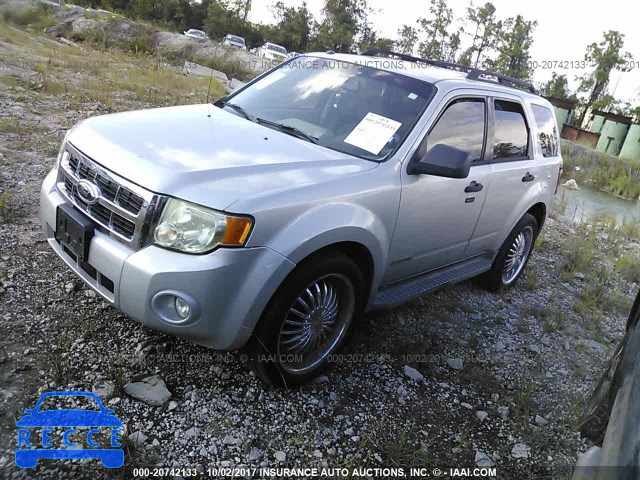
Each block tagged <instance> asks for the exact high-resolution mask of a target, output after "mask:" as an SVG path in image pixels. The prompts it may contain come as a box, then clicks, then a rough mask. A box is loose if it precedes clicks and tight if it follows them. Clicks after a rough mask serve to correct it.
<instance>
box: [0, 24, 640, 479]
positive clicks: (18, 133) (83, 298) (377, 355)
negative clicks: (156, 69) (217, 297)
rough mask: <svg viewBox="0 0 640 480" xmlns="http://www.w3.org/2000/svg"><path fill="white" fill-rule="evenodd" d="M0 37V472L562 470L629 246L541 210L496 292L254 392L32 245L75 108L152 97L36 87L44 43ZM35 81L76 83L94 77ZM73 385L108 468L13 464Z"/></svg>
mask: <svg viewBox="0 0 640 480" xmlns="http://www.w3.org/2000/svg"><path fill="white" fill-rule="evenodd" d="M0 32H4V33H0V65H3V64H4V65H5V66H4V67H2V68H1V69H0V195H1V194H2V192H10V197H9V198H8V201H5V202H4V203H2V204H0V205H2V207H1V209H0V212H2V213H3V216H2V217H3V218H4V221H3V220H2V218H0V246H1V247H0V248H1V254H0V285H1V286H0V366H1V381H2V389H1V391H0V412H1V425H0V428H1V430H0V431H1V435H0V476H2V477H3V478H28V477H33V478H36V477H37V478H103V477H104V478H107V477H113V476H116V477H120V478H130V477H132V475H133V473H134V472H133V468H134V467H150V468H153V467H156V466H159V467H179V468H189V469H196V471H197V472H202V473H204V474H206V473H207V469H209V468H210V467H230V466H236V467H237V466H248V467H318V468H323V467H326V468H349V469H352V468H354V467H372V468H373V467H381V468H382V467H387V468H388V467H408V466H420V467H430V468H436V467H437V468H441V469H448V468H450V467H472V466H474V465H479V466H489V465H493V466H495V467H496V468H497V472H498V478H504V479H524V478H535V477H538V478H539V477H542V476H544V475H551V476H552V477H553V478H563V475H564V476H566V475H568V474H569V473H570V468H571V466H572V465H573V464H574V463H575V459H576V457H577V454H578V453H580V452H581V451H583V450H585V449H586V448H587V447H588V446H589V445H588V443H587V442H585V441H583V440H581V439H580V436H579V434H578V433H577V428H576V425H575V422H576V416H577V414H578V411H579V406H580V401H581V398H582V396H583V395H584V393H585V392H587V391H588V390H589V388H591V386H592V385H593V383H594V381H595V379H596V378H597V376H598V373H599V372H600V371H601V369H602V366H603V364H604V362H605V361H606V359H607V357H608V354H609V353H610V352H611V351H612V350H613V348H614V346H615V344H616V342H617V341H618V340H619V339H620V338H621V337H622V334H623V331H624V325H625V320H626V315H627V313H628V311H629V307H630V302H631V298H632V296H633V295H634V294H635V291H636V290H637V287H638V285H637V284H636V283H633V280H636V281H637V278H635V277H633V276H630V275H622V273H621V272H620V271H618V270H620V269H618V270H616V268H614V265H616V266H617V259H618V258H619V257H620V256H624V255H629V254H630V252H633V254H634V255H637V253H638V252H639V251H640V247H639V246H638V244H637V243H635V242H634V241H631V240H629V239H628V238H627V237H630V238H632V236H631V235H623V233H622V232H621V231H616V230H614V229H613V227H612V226H611V225H602V226H593V227H592V226H590V225H589V226H584V225H583V226H576V225H572V224H569V223H568V221H566V220H564V219H563V217H562V216H561V215H560V214H555V215H554V218H550V219H549V220H548V221H547V224H546V226H545V231H544V233H543V235H542V237H541V238H540V239H539V242H538V246H537V249H536V251H535V252H534V254H533V257H532V260H531V263H530V265H529V267H528V271H527V273H526V276H525V277H523V278H522V279H521V281H520V282H519V284H518V285H517V286H516V287H515V288H514V289H512V290H511V291H509V292H508V293H506V294H502V295H496V294H490V293H487V292H486V291H484V290H482V289H481V288H480V287H479V286H478V282H473V281H472V282H466V283H463V284H460V285H455V286H448V287H446V288H443V289H442V290H440V291H439V292H437V293H434V294H431V295H426V296H424V297H422V298H420V299H418V300H416V301H413V302H411V303H408V304H406V305H404V306H402V307H399V308H396V309H393V310H391V311H386V312H377V313H371V314H368V315H367V316H366V318H365V319H364V321H363V322H362V323H361V324H360V325H357V326H356V328H355V329H354V332H353V335H352V338H351V340H350V342H349V343H348V344H347V345H346V347H345V348H344V350H343V352H342V356H340V357H337V358H336V361H335V362H334V364H333V365H332V367H331V368H330V370H329V371H328V372H327V374H326V375H325V376H322V377H320V378H318V379H317V380H316V381H315V382H313V383H311V384H309V385H306V386H304V387H302V388H300V389H297V390H291V391H288V390H275V389H271V388H267V387H264V386H263V385H262V384H261V383H259V382H258V381H257V380H256V378H255V377H254V376H253V374H252V373H251V372H250V371H249V369H248V368H247V366H246V365H245V364H244V362H243V358H242V355H241V354H240V353H238V352H228V353H225V352H215V351H211V350H207V349H205V348H202V347H198V346H195V345H192V344H190V343H188V342H186V341H183V340H181V339H177V338H173V337H169V336H166V335H164V334H161V333H157V332H154V331H151V330H149V329H147V328H144V327H142V326H141V325H139V324H137V323H136V322H134V321H132V320H131V319H129V318H127V317H126V316H124V315H122V314H120V313H119V312H117V311H116V310H114V309H113V308H111V307H110V306H109V305H108V304H107V303H105V302H104V301H103V300H101V299H100V298H98V297H96V295H95V294H94V293H93V292H92V291H90V290H88V289H87V288H85V287H84V286H83V284H82V283H81V282H80V281H79V280H78V279H77V278H76V277H75V276H74V275H73V274H72V273H71V272H70V271H69V270H68V269H67V268H66V267H65V266H64V265H63V263H62V261H61V260H59V259H58V258H57V257H56V256H55V255H54V254H53V253H52V252H51V251H50V249H49V247H48V246H47V244H46V242H45V241H44V239H43V235H42V233H41V230H40V225H39V221H38V217H37V215H38V196H39V186H40V184H41V182H42V180H43V178H44V176H45V174H46V172H47V171H48V170H49V169H50V168H51V166H52V164H53V161H54V157H55V155H56V152H57V149H58V147H59V143H60V141H61V138H62V136H63V133H64V130H65V129H66V128H69V127H70V126H71V125H72V124H73V123H75V122H76V121H77V120H79V119H80V118H83V117H86V116H90V115H95V114H98V113H101V112H105V111H112V110H114V109H125V108H128V109H134V108H141V107H145V106H149V105H156V104H157V105H160V104H163V102H162V99H158V98H156V97H153V99H148V98H147V97H144V98H143V99H140V98H136V97H135V96H131V95H128V94H127V95H125V94H122V95H121V94H120V92H113V94H114V96H115V97H116V100H117V101H115V103H104V102H102V101H96V99H93V98H86V97H82V98H80V99H78V98H76V97H75V96H76V92H75V91H74V89H73V88H68V89H67V91H66V92H62V93H52V92H51V91H48V89H47V88H46V85H45V86H44V87H43V86H42V79H40V80H38V78H40V77H37V75H38V72H39V71H38V69H37V68H36V67H35V66H34V65H31V64H29V62H28V60H29V59H35V58H36V56H38V55H39V56H40V57H38V58H41V56H42V55H44V54H45V53H43V52H46V50H47V49H58V48H62V47H58V46H55V45H54V44H55V42H54V41H53V40H49V39H47V38H45V37H40V36H36V37H34V38H35V40H33V41H34V42H36V44H37V45H36V44H33V43H31V42H32V40H28V39H26V38H25V39H24V40H22V35H23V34H22V33H20V34H19V33H18V32H17V31H16V32H13V30H11V29H8V30H7V29H6V27H5V30H4V31H0ZM7 32H9V33H7ZM34 45H35V46H34ZM36 46H37V49H38V52H39V53H34V52H36ZM64 48H65V49H66V48H71V47H64ZM80 48H84V47H80ZM65 49H63V50H56V51H61V52H66V51H67V50H65ZM15 55H20V58H22V59H23V60H24V62H23V64H22V65H21V66H20V68H18V67H15V66H12V65H13V63H12V62H13V61H14V60H15ZM7 65H8V66H7ZM40 75H41V73H40ZM48 75H49V77H48V78H49V80H52V79H53V80H58V81H61V82H62V81H65V82H69V81H71V82H82V81H86V80H88V79H92V78H95V79H99V78H100V75H101V73H100V72H94V71H81V72H78V73H74V74H73V76H69V73H68V72H58V71H53V70H52V71H51V72H49V73H48ZM34 76H35V77H34ZM36 77H37V78H36ZM33 78H36V80H33ZM72 85H73V84H72ZM123 98H124V99H125V100H126V101H122V102H120V100H122V99H123ZM145 98H146V99H145ZM181 100H182V101H189V98H188V97H185V98H182V99H181ZM191 100H192V101H193V99H191ZM173 101H174V99H171V102H173ZM0 198H1V197H0ZM636 236H637V235H636ZM587 254H589V255H590V256H587V257H585V255H587ZM571 265H573V267H571ZM150 375H158V376H159V378H160V379H161V380H162V383H163V384H165V385H166V388H167V390H168V392H167V393H166V395H165V397H164V398H161V401H162V400H168V401H164V402H163V404H162V405H161V406H154V405H151V404H149V403H147V402H145V401H141V400H139V399H137V398H135V397H134V396H131V395H130V394H128V393H127V392H132V390H131V389H132V387H133V386H132V383H134V382H135V381H136V380H139V379H140V378H145V377H148V376H150ZM162 383H161V384H160V387H161V386H162ZM92 389H93V390H95V391H97V392H99V393H100V394H101V396H102V397H103V401H104V402H105V405H107V407H108V408H114V409H115V413H116V415H117V417H118V418H119V419H120V420H121V421H122V422H123V423H124V424H125V433H124V437H125V442H126V448H125V467H123V468H122V469H118V470H106V469H104V468H102V467H101V466H100V463H99V461H98V460H83V461H59V460H43V461H41V462H39V464H38V466H37V467H36V468H34V469H29V470H22V469H18V468H16V466H15V465H14V461H13V455H14V451H15V443H16V435H17V432H16V427H15V424H16V420H17V419H19V418H20V417H21V416H22V414H23V410H24V409H25V408H31V407H32V406H33V405H34V404H35V401H36V400H37V399H38V397H39V396H40V394H41V393H43V392H46V391H53V390H86V391H91V390H92ZM151 390H152V392H151V394H152V396H154V398H156V397H162V391H161V389H158V388H155V389H151ZM167 395H170V399H168V398H167ZM187 473H188V472H187ZM259 476H260V475H259V474H257V475H255V476H254V478H257V477H259ZM263 476H266V475H263ZM382 476H384V475H382ZM382 476H379V478H382Z"/></svg>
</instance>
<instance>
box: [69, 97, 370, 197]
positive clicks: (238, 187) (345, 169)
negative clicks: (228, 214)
mask: <svg viewBox="0 0 640 480" xmlns="http://www.w3.org/2000/svg"><path fill="white" fill-rule="evenodd" d="M67 140H68V141H69V142H70V143H71V144H72V145H73V146H75V147H76V148H77V149H78V150H80V151H81V152H83V153H84V154H85V155H87V156H88V157H90V158H92V159H93V160H95V161H96V162H98V163H100V164H101V165H102V166H104V167H105V168H107V169H109V170H111V171H113V172H115V173H116V174H118V175H121V176H123V177H125V178H127V179H128V180H130V181H132V182H134V183H136V184H138V185H140V186H142V187H144V188H147V189H149V190H152V191H154V192H157V193H162V194H166V195H171V196H174V197H178V198H182V199H184V200H188V201H191V202H194V203H199V204H202V205H206V206H209V207H212V208H217V209H225V208H226V207H228V206H229V205H231V204H232V203H234V202H236V201H237V200H240V199H250V197H252V196H254V195H261V196H264V194H268V193H271V192H273V193H276V192H282V191H285V190H289V189H293V188H299V187H300V186H302V185H308V184H314V183H321V182H331V181H332V180H335V179H336V178H340V177H343V176H345V175H350V174H356V173H358V172H362V171H366V170H370V169H372V168H375V167H376V166H377V165H378V164H377V163H375V162H370V161H367V160H361V159H357V158H355V157H352V156H349V155H347V154H344V153H340V152H336V151H333V150H330V149H328V148H324V147H321V146H319V145H314V144H312V143H310V142H307V141H305V140H301V139H298V138H296V137H292V136H290V135H287V134H284V133H281V132H279V131H276V130H273V129H271V128H268V127H265V126H262V125H258V124H256V123H253V122H250V121H249V120H246V119H244V118H242V117H239V116H238V115H236V114H234V113H230V112H228V111H223V110H221V109H220V108H218V107H215V106H213V105H207V104H203V105H190V106H181V107H169V108H159V109H152V110H138V111H132V112H125V113H116V114H110V115H103V116H99V117H93V118H90V119H87V120H84V121H82V122H81V123H79V124H78V125H77V126H76V127H74V128H73V130H72V131H71V132H70V134H69V136H68V137H67Z"/></svg>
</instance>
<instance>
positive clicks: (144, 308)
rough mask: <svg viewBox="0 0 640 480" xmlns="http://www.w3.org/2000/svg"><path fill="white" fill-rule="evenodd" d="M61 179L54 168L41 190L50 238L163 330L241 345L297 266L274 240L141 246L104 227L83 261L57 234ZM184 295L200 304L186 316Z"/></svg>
mask: <svg viewBox="0 0 640 480" xmlns="http://www.w3.org/2000/svg"><path fill="white" fill-rule="evenodd" d="M55 180H56V170H55V169H54V170H53V171H52V172H51V173H49V175H48V176H47V178H46V179H45V181H44V182H43V184H42V189H41V192H40V216H41V220H42V225H43V229H44V233H45V235H46V238H47V241H48V243H49V245H50V246H51V248H52V249H53V250H54V251H55V252H56V253H57V254H58V256H59V257H60V258H62V260H64V262H65V263H66V264H67V265H68V266H69V267H70V268H71V269H72V270H73V271H74V272H75V273H76V274H77V275H78V276H79V277H80V278H82V280H83V281H84V282H85V283H86V284H87V285H88V286H89V287H91V288H92V289H93V290H94V291H96V292H97V293H98V294H100V295H101V296H102V297H104V298H105V299H106V300H107V301H108V302H110V303H111V304H112V305H113V306H114V307H116V308H117V309H119V310H121V311H122V312H123V313H125V314H126V315H128V316H130V317H131V318H133V319H134V320H137V321H138V322H140V323H142V324H144V325H146V326H148V327H151V328H153V329H155V330H160V331H163V332H166V333H169V334H173V335H177V336H180V337H184V338H187V339H189V340H191V341H193V342H194V343H198V344H200V345H205V346H207V347H211V348H216V349H221V350H230V349H236V348H239V347H241V346H242V345H243V344H244V343H245V342H246V341H247V339H248V338H249V336H250V335H251V333H252V332H253V328H254V326H255V324H256V322H257V321H258V319H259V318H260V315H261V314H262V311H263V310H264V307H265V306H266V304H267V302H268V301H269V299H270V298H271V296H272V295H273V293H274V292H275V291H276V289H277V288H278V286H279V285H280V284H281V283H282V281H283V280H284V278H285V277H286V276H287V275H288V274H289V272H290V271H291V270H292V269H293V267H294V266H295V265H294V264H293V263H292V262H291V261H289V260H288V259H287V258H286V257H284V256H282V255H280V254H279V253H277V252H275V251H274V250H271V249H269V248H266V247H257V248H240V249H225V248H221V249H218V250H216V251H214V252H212V253H210V254H207V255H188V254H184V253H179V252H173V251H169V250H165V249H163V248H159V247H156V246H148V247H145V248H143V249H141V250H138V251H134V250H131V249H130V248H128V247H126V246H125V245H123V244H121V243H119V242H118V241H116V240H114V239H113V238H110V237H109V236H108V235H106V234H105V233H102V232H101V231H100V230H99V229H96V231H95V235H94V236H93V238H92V240H91V245H90V249H89V258H88V262H86V264H81V263H79V262H78V261H77V260H76V259H75V258H74V257H73V256H72V255H70V252H68V251H65V250H64V249H63V247H62V246H61V244H60V243H58V241H57V240H56V239H55V237H54V227H55V224H56V209H57V206H58V205H60V204H62V203H65V201H64V199H63V197H62V196H61V195H60V193H59V192H58V191H57V189H56V187H55ZM87 264H88V265H87ZM176 296H178V297H180V298H182V299H183V300H186V301H187V302H188V303H189V305H190V306H191V307H192V308H191V314H190V315H189V316H188V317H187V318H186V319H181V318H179V316H178V315H177V314H176V312H175V309H174V308H173V299H175V297H176Z"/></svg>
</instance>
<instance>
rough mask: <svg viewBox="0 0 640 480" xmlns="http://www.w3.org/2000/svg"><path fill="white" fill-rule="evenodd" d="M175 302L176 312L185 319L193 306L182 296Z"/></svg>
mask: <svg viewBox="0 0 640 480" xmlns="http://www.w3.org/2000/svg"><path fill="white" fill-rule="evenodd" d="M173 304H174V307H175V309H176V312H177V313H178V316H179V317H180V318H182V319H183V320H184V319H185V318H187V317H188V316H189V315H191V307H190V306H189V304H188V303H187V302H185V301H184V300H183V299H181V298H180V297H176V299H175V300H174V302H173Z"/></svg>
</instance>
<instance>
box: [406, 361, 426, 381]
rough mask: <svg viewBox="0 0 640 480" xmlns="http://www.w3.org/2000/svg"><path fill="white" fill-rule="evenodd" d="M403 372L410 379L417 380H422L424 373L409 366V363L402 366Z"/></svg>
mask: <svg viewBox="0 0 640 480" xmlns="http://www.w3.org/2000/svg"><path fill="white" fill-rule="evenodd" d="M404 374H405V375H406V376H407V377H409V378H411V379H412V380H417V381H418V382H421V381H422V380H424V375H422V374H421V373H420V372H419V371H418V370H416V369H415V368H413V367H410V366H409V365H405V366H404Z"/></svg>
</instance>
